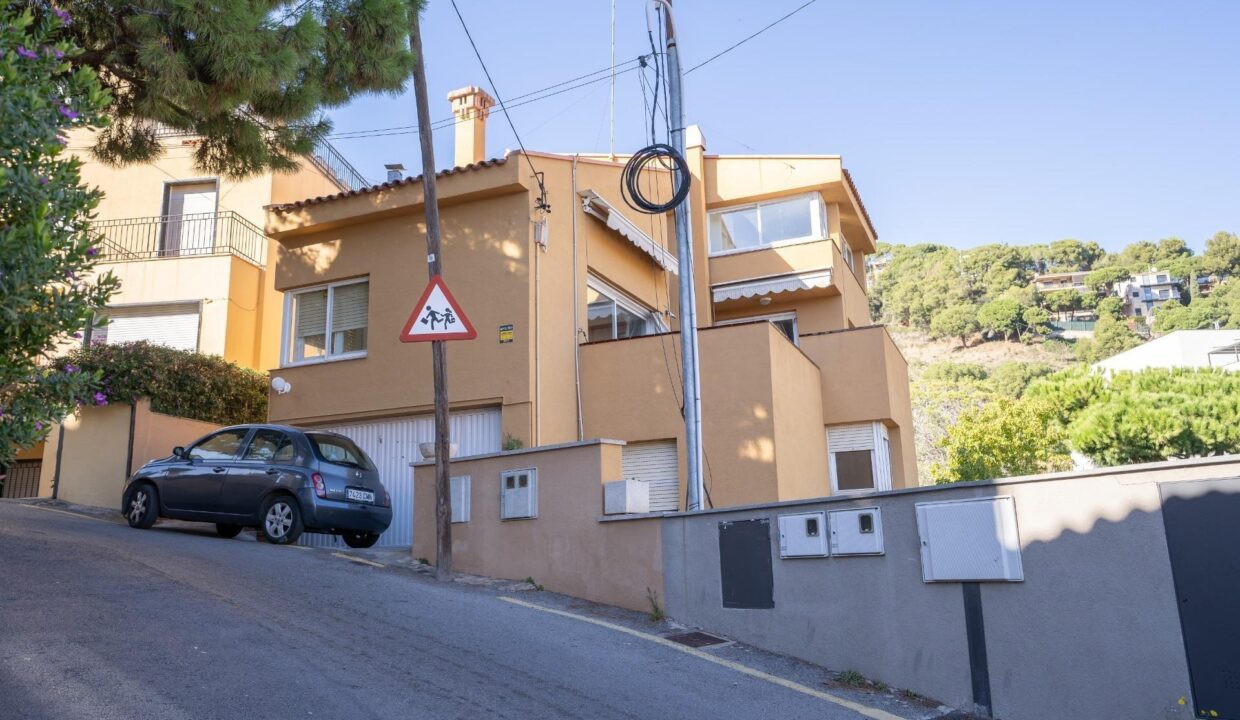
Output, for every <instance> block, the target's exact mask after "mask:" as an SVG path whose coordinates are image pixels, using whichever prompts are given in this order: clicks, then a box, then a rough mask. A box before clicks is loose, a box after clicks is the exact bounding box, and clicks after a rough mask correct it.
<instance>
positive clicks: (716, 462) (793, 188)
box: [266, 88, 917, 511]
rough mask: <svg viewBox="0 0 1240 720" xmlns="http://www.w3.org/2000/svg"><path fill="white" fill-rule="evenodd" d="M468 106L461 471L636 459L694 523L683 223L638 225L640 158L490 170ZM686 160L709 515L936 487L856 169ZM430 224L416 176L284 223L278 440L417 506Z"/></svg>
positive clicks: (514, 157) (693, 139)
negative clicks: (345, 450)
mask: <svg viewBox="0 0 1240 720" xmlns="http://www.w3.org/2000/svg"><path fill="white" fill-rule="evenodd" d="M452 99H453V109H454V111H455V112H456V113H457V116H458V123H457V128H458V130H457V133H458V134H457V148H456V158H455V167H453V168H451V169H448V170H445V171H443V172H441V173H439V176H438V189H439V195H440V208H441V214H442V223H443V263H444V268H445V273H444V277H445V280H446V281H447V283H448V285H449V286H450V288H451V290H452V292H453V294H454V295H455V297H456V299H457V300H458V301H459V302H460V303H461V304H462V306H463V307H464V309H465V311H466V312H467V313H468V315H469V317H470V319H471V320H472V323H473V325H474V327H475V328H476V329H477V331H478V337H477V339H475V340H471V341H467V342H457V343H452V344H450V345H449V349H448V357H449V382H448V388H449V396H450V401H451V406H452V412H453V421H452V434H453V442H455V443H457V444H458V455H460V456H477V455H484V454H490V453H497V452H500V451H502V450H505V449H507V450H512V449H515V448H527V449H528V448H535V447H543V446H550V445H557V444H561V443H573V442H577V441H583V440H587V439H590V438H609V439H614V440H621V441H624V443H625V445H624V447H623V451H622V465H623V468H622V470H621V472H622V473H623V475H624V476H625V477H626V478H627V477H632V478H635V479H638V480H644V481H648V482H649V483H650V501H649V505H650V510H651V511H658V510H675V509H678V508H683V505H684V497H685V480H684V475H685V472H684V451H683V430H684V427H683V422H682V420H681V414H680V404H679V402H680V398H679V395H680V383H681V381H680V368H679V356H680V350H679V343H680V335H679V333H678V329H679V327H678V326H679V322H678V317H679V313H678V312H677V292H676V287H677V282H678V275H679V259H678V258H677V257H676V253H675V241H674V228H673V225H672V222H673V220H672V217H671V213H668V214H667V215H666V216H650V215H644V214H641V213H638V212H636V211H634V210H632V209H630V208H629V207H627V206H626V205H625V203H624V202H623V201H622V200H621V195H620V190H619V187H620V182H621V179H620V178H621V170H622V168H623V164H624V162H623V160H624V159H623V158H621V159H620V160H619V161H616V160H612V159H609V158H607V157H600V156H591V155H557V154H549V153H539V152H528V153H520V152H513V153H509V154H508V155H507V156H506V157H502V158H498V159H490V160H488V159H484V157H483V155H482V148H483V147H484V145H485V143H484V141H483V139H482V138H483V137H484V136H483V133H484V132H485V123H486V119H487V109H488V107H489V98H487V97H486V95H485V93H483V92H482V91H480V90H478V89H476V88H467V89H465V90H463V91H458V92H456V93H453V95H452ZM687 145H688V152H687V160H688V163H689V166H690V168H691V172H692V175H693V184H692V190H691V194H690V199H689V202H691V203H692V206H691V207H692V218H693V224H694V226H693V228H692V235H693V239H694V243H695V254H694V259H693V261H694V263H695V265H696V269H695V278H696V282H697V284H698V286H697V288H696V290H697V302H698V303H699V307H698V308H697V311H698V318H699V322H700V325H701V327H700V330H701V333H700V346H701V385H702V398H703V400H702V403H703V425H704V450H705V456H706V486H707V490H708V495H709V497H708V501H709V503H710V504H711V505H713V506H715V507H722V506H730V505H739V504H746V503H759V502H769V501H774V500H787V499H794V498H805V497H816V496H824V495H831V494H838V493H847V492H856V491H872V490H882V489H889V488H898V487H908V486H913V485H916V484H917V470H916V463H915V459H914V451H913V436H912V432H913V430H912V413H911V409H910V404H909V392H908V376H907V366H906V363H905V360H904V358H903V357H902V356H901V355H900V352H899V351H898V350H897V349H896V346H895V345H894V344H893V342H892V340H891V338H890V336H889V335H888V333H887V331H886V329H884V328H883V327H882V326H878V325H874V324H873V323H872V321H871V319H870V316H869V311H868V303H867V296H866V285H865V282H866V280H865V258H866V256H867V255H869V254H871V253H873V252H874V251H875V240H876V233H875V230H874V228H873V226H872V224H871V222H870V219H869V217H868V215H867V214H866V211H865V207H864V205H863V204H862V203H861V199H860V196H859V194H858V192H857V189H856V187H855V186H854V184H853V182H852V179H851V178H850V177H849V174H848V172H847V171H846V170H845V169H844V167H843V164H842V162H841V160H840V158H839V157H838V156H830V155H822V156H814V155H805V156H796V157H785V156H719V155H711V154H709V153H708V152H707V149H706V143H705V140H704V139H703V137H702V134H701V132H700V131H698V130H697V129H696V128H690V130H689V132H688V143H687ZM535 172H537V173H539V174H541V176H542V178H543V181H544V184H545V187H546V190H547V195H548V198H547V199H548V201H549V203H550V205H551V207H552V208H553V210H552V212H550V213H545V212H542V211H541V210H540V209H538V208H537V207H536V203H537V200H538V197H539V192H538V185H537V182H536V179H535V177H534V173H535ZM651 182H655V183H660V184H661V185H662V186H663V190H664V192H665V193H666V192H667V185H668V182H669V181H668V178H667V177H664V176H662V175H659V176H657V177H652V178H651ZM665 196H666V195H665ZM422 203H423V198H422V185H421V182H420V179H419V178H402V177H398V178H394V179H392V180H390V181H389V182H387V183H384V184H382V185H377V186H374V187H370V188H366V189H362V190H355V191H349V192H340V193H336V194H332V195H326V196H320V197H314V198H309V199H305V200H300V201H296V202H285V203H278V204H273V205H271V206H269V208H268V214H267V225H266V232H267V234H268V235H269V236H270V237H272V238H274V239H275V241H276V248H275V251H274V260H273V265H274V285H275V289H276V290H277V291H279V292H281V293H283V294H284V321H283V329H282V343H281V350H280V363H279V365H278V367H274V368H272V369H271V373H272V375H273V377H276V376H278V377H279V378H281V379H282V380H283V381H284V382H283V383H280V386H281V387H282V388H287V392H283V393H276V392H274V391H273V393H272V395H271V398H270V400H271V402H270V417H271V420H272V421H276V422H286V423H295V424H302V425H316V426H323V427H331V428H335V429H337V430H339V431H341V432H345V433H347V434H349V435H352V436H354V437H355V438H357V439H358V441H359V442H360V443H361V444H362V445H363V447H365V448H366V449H367V450H368V451H370V452H371V454H372V455H374V456H375V460H376V462H377V463H378V464H379V465H380V468H381V470H382V471H383V472H384V474H385V482H388V483H389V485H397V487H396V488H395V490H394V493H393V494H394V496H395V497H396V499H397V501H398V502H411V501H412V498H411V497H410V498H409V499H408V500H404V501H402V500H401V495H402V494H404V493H406V492H407V493H410V494H411V493H412V490H411V489H409V488H402V487H401V484H402V483H407V482H408V475H409V470H408V468H409V465H410V463H415V462H418V461H420V460H422V457H421V454H420V453H419V452H418V448H417V445H418V444H419V443H420V442H426V441H429V440H430V437H431V435H430V433H431V430H430V428H431V419H430V418H431V412H432V408H433V396H432V387H431V377H432V376H431V353H430V348H429V346H427V345H425V344H414V345H411V344H403V343H401V342H399V340H398V335H399V334H400V332H401V329H402V327H403V325H404V323H405V321H406V320H407V318H408V316H409V313H410V312H411V311H412V309H413V304H414V302H415V301H416V300H417V298H418V296H419V294H420V292H421V290H422V288H423V287H424V285H425V283H426V281H427V273H426V258H425V254H426V244H425V236H424V232H425V227H424V221H423V205H422Z"/></svg>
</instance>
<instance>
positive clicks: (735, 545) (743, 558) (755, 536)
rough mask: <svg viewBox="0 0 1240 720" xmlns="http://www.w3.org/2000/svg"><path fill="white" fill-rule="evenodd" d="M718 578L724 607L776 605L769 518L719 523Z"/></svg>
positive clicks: (755, 607) (750, 607)
mask: <svg viewBox="0 0 1240 720" xmlns="http://www.w3.org/2000/svg"><path fill="white" fill-rule="evenodd" d="M719 581H720V585H722V587H721V590H722V592H723V606H724V607H725V608H748V609H753V610H766V609H769V608H773V607H775V582H774V579H773V578H772V576H771V521H770V520H768V519H766V518H761V519H758V520H736V521H725V522H721V523H719Z"/></svg>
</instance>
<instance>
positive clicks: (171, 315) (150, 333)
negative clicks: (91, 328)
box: [96, 303, 199, 352]
mask: <svg viewBox="0 0 1240 720" xmlns="http://www.w3.org/2000/svg"><path fill="white" fill-rule="evenodd" d="M105 314H106V315H107V317H108V320H109V322H108V325H107V326H106V327H105V328H104V332H102V333H98V334H97V335H96V337H98V336H99V335H102V338H101V340H102V341H103V342H106V343H108V344H109V345H115V344H117V343H124V342H134V341H137V340H146V341H148V342H151V343H153V344H155V345H167V346H168V347H174V348H177V349H178V350H189V351H191V352H196V351H197V350H198V324H199V323H198V304H197V303H180V304H176V305H155V306H150V305H148V306H143V307H134V308H108V309H107V311H106V313H105Z"/></svg>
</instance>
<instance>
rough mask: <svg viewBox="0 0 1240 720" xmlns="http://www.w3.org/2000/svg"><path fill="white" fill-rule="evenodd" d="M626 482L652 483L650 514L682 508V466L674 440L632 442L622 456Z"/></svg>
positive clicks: (625, 448)
mask: <svg viewBox="0 0 1240 720" xmlns="http://www.w3.org/2000/svg"><path fill="white" fill-rule="evenodd" d="M621 458H622V460H621V462H622V464H623V466H624V479H625V480H640V481H641V482H645V483H649V484H650V512H675V511H677V510H679V509H680V493H679V487H680V485H679V482H678V477H679V474H680V464H679V462H678V460H677V457H676V441H675V440H657V441H655V442H641V443H629V444H628V445H625V446H624V452H623V454H622V455H621Z"/></svg>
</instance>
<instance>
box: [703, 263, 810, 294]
mask: <svg viewBox="0 0 1240 720" xmlns="http://www.w3.org/2000/svg"><path fill="white" fill-rule="evenodd" d="M830 285H831V270H830V269H826V270H815V271H813V272H804V273H795V274H792V275H776V276H774V277H768V278H762V279H761V280H746V281H744V282H737V283H728V284H726V285H715V286H713V287H712V288H711V289H710V290H711V295H712V296H713V297H714V301H715V302H723V301H725V300H740V299H742V298H753V297H762V296H764V295H776V294H779V293H783V292H795V291H797V290H812V289H814V288H825V287H829V286H830Z"/></svg>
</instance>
